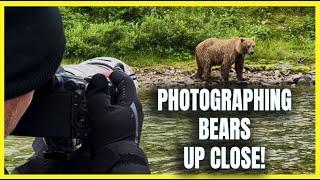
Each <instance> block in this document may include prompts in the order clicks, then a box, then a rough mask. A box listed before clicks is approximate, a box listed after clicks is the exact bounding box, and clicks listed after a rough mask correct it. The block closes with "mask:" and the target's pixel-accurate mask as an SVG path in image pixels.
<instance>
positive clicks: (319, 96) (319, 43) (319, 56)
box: [315, 5, 320, 175]
mask: <svg viewBox="0 0 320 180" xmlns="http://www.w3.org/2000/svg"><path fill="white" fill-rule="evenodd" d="M319 20H320V6H319V5H318V6H316V47H315V55H316V70H318V71H319V70H320V53H319V49H320V34H319V33H320V22H319ZM319 82H320V73H318V72H317V71H316V87H315V96H316V111H315V112H316V122H315V126H316V130H315V133H316V137H315V141H316V142H315V148H316V151H315V155H316V158H315V167H316V174H317V175H320V167H318V166H319V163H320V143H319V142H318V141H319V140H320V122H319V121H320V114H319V113H320V112H319V110H320V104H319V103H320V91H319V90H320V84H319Z"/></svg>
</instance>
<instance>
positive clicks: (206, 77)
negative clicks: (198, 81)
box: [203, 63, 211, 81]
mask: <svg viewBox="0 0 320 180" xmlns="http://www.w3.org/2000/svg"><path fill="white" fill-rule="evenodd" d="M210 77H211V64H209V63H205V65H204V68H203V79H204V80H206V81H207V80H209V79H210Z"/></svg>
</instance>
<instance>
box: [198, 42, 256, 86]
mask: <svg viewBox="0 0 320 180" xmlns="http://www.w3.org/2000/svg"><path fill="white" fill-rule="evenodd" d="M254 46H255V41H254V38H248V39H244V38H232V39H216V38H209V39H206V40H204V41H202V42H201V43H200V44H198V45H197V47H196V49H195V58H196V62H197V65H198V72H197V76H198V77H200V78H201V77H202V75H203V79H204V80H208V79H209V78H210V74H211V67H212V66H214V65H221V76H222V78H223V79H224V81H228V80H229V72H230V69H231V66H232V65H233V64H235V69H236V73H237V79H238V80H239V81H243V80H244V78H243V76H242V72H243V64H244V56H245V55H246V54H253V53H254Z"/></svg>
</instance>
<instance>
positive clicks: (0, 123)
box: [0, 2, 4, 174]
mask: <svg viewBox="0 0 320 180" xmlns="http://www.w3.org/2000/svg"><path fill="white" fill-rule="evenodd" d="M0 4H1V5H0V22H1V25H0V34H1V38H0V47H1V48H0V56H1V65H0V73H1V75H0V84H1V85H0V87H1V88H0V102H1V103H0V117H1V119H2V120H0V128H1V130H0V137H1V139H2V141H0V147H1V148H0V156H1V157H2V158H0V174H4V139H3V138H4V6H3V2H0Z"/></svg>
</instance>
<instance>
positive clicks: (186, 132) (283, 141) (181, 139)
mask: <svg viewBox="0 0 320 180" xmlns="http://www.w3.org/2000/svg"><path fill="white" fill-rule="evenodd" d="M291 90H292V96H293V102H292V111H291V112H286V113H284V112H268V113H267V112H242V113H231V114H230V113H228V116H226V115H224V114H217V113H214V112H208V113H202V112H157V111H156V109H157V107H156V99H155V92H153V91H152V92H150V91H148V92H140V97H141V101H142V104H143V107H144V112H145V118H144V126H143V131H142V140H141V147H142V148H143V149H144V150H145V152H146V154H147V156H148V158H149V163H150V167H151V171H152V173H155V174H159V173H234V172H237V173H268V174H292V173H293V174H301V173H314V170H315V165H314V163H315V89H314V87H295V88H292V89H291ZM200 116H202V117H223V116H225V117H233V116H234V117H248V118H250V119H251V126H250V129H251V139H250V141H247V142H232V141H230V142H212V141H207V142H202V143H201V144H200V143H198V141H197V128H198V127H197V125H198V118H199V117H200ZM32 140H33V139H32V138H22V137H13V136H11V137H8V138H6V140H5V165H6V167H7V169H8V170H9V171H11V170H12V169H13V168H14V167H15V166H18V165H21V164H23V163H24V162H25V161H26V159H27V158H28V157H29V156H30V155H32V149H31V143H32ZM192 145H202V146H204V147H206V149H209V150H210V147H212V146H228V147H230V146H264V147H266V169H265V170H255V171H253V170H250V171H244V170H242V171H240V170H238V171H235V170H233V171H231V170H228V171H221V170H220V171H217V170H213V169H211V168H210V163H209V162H208V161H206V160H205V161H203V162H202V163H201V165H200V169H201V170H188V171H187V170H185V168H184V167H183V147H184V146H192Z"/></svg>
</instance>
